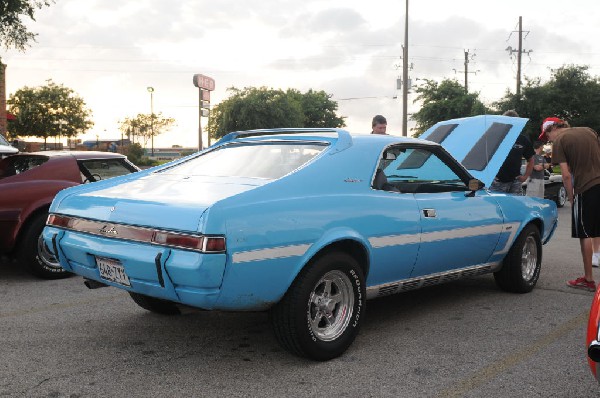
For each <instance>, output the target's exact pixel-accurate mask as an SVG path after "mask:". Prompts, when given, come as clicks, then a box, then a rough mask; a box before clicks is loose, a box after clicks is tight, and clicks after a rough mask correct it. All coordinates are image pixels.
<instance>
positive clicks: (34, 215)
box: [0, 151, 139, 279]
mask: <svg viewBox="0 0 600 398" xmlns="http://www.w3.org/2000/svg"><path fill="white" fill-rule="evenodd" d="M138 170H139V168H138V167H137V166H135V165H134V164H132V163H131V162H129V161H128V160H127V158H126V157H125V156H124V155H121V154H117V153H110V152H91V151H81V152H76V151H72V152H68V151H47V152H33V153H20V154H16V155H12V156H9V157H7V158H5V159H2V160H0V255H8V256H10V257H15V258H16V259H17V260H18V262H19V263H20V264H21V265H22V266H24V267H27V269H28V270H29V271H31V272H32V273H33V274H34V275H37V276H39V277H42V278H46V279H55V278H62V277H65V276H68V275H69V274H68V273H67V272H66V271H65V270H64V269H63V268H62V267H61V266H60V265H59V264H58V262H57V261H56V259H55V258H54V256H53V255H52V254H50V252H49V251H48V250H47V248H46V246H45V245H44V243H43V240H42V239H41V233H42V230H43V229H44V226H45V224H46V219H47V218H48V207H49V206H50V203H51V202H52V199H54V196H55V195H56V193H58V191H60V190H62V189H64V188H68V187H72V186H74V185H79V184H84V183H88V182H95V181H99V180H104V179H107V178H111V177H116V176H120V175H124V174H129V173H134V172H136V171H138Z"/></svg>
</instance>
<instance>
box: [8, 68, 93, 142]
mask: <svg viewBox="0 0 600 398" xmlns="http://www.w3.org/2000/svg"><path fill="white" fill-rule="evenodd" d="M6 102H7V104H8V110H9V112H11V113H12V114H14V115H15V117H16V119H15V120H13V121H11V122H10V123H9V125H8V133H9V136H10V137H11V138H17V137H27V136H34V137H39V138H44V140H46V139H47V138H48V137H57V136H58V137H60V136H66V137H75V136H77V135H78V134H83V133H85V132H86V131H87V130H89V129H90V128H91V127H92V126H93V125H94V123H93V122H92V121H91V119H90V117H91V111H90V110H89V109H87V108H86V106H85V102H84V101H83V99H82V98H81V97H79V96H77V95H76V94H75V92H74V91H73V90H72V89H70V88H67V87H65V86H63V85H62V84H61V85H58V84H56V83H54V82H52V81H51V80H48V84H47V85H46V86H41V87H34V88H30V87H23V88H21V89H19V90H17V91H16V92H15V93H14V94H13V95H12V96H11V97H10V98H9V99H8V100H7V101H6Z"/></svg>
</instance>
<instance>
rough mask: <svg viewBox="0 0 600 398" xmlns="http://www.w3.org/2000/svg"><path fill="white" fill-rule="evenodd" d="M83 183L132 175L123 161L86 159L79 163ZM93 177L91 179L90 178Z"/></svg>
mask: <svg viewBox="0 0 600 398" xmlns="http://www.w3.org/2000/svg"><path fill="white" fill-rule="evenodd" d="M79 169H80V171H81V175H82V179H83V180H82V182H87V181H91V182H94V181H100V180H106V179H107V178H112V177H118V176H121V175H124V174H129V173H131V170H130V169H129V168H128V167H127V166H126V164H125V163H124V162H123V161H121V159H86V160H81V161H80V162H79ZM90 176H91V178H90Z"/></svg>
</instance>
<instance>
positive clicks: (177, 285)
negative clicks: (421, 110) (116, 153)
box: [44, 116, 557, 360]
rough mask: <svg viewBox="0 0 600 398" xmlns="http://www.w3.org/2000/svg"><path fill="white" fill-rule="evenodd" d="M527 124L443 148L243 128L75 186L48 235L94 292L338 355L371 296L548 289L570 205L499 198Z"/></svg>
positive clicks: (472, 126) (468, 135) (479, 131)
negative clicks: (475, 286)
mask: <svg viewBox="0 0 600 398" xmlns="http://www.w3.org/2000/svg"><path fill="white" fill-rule="evenodd" d="M526 121H527V119H521V118H514V117H504V116H477V117H472V118H465V119H457V120H450V121H446V122H442V123H438V124H436V125H435V126H433V127H432V128H431V129H429V130H428V131H427V132H426V133H425V134H424V135H423V137H425V138H426V139H427V140H422V139H413V138H401V137H395V136H391V135H387V136H385V135H351V134H350V133H348V132H347V131H345V130H340V129H276V130H256V131H246V132H235V133H231V134H229V135H227V136H225V137H224V138H223V139H222V140H221V141H219V142H218V143H217V144H215V145H214V146H212V147H210V148H208V149H206V150H204V151H202V152H199V153H197V154H194V155H192V156H189V157H187V158H185V159H183V160H181V161H177V162H174V163H170V164H166V165H164V166H160V167H157V168H153V169H149V170H145V171H142V172H140V173H136V174H132V175H128V176H122V177H117V178H114V179H111V180H107V181H100V182H96V183H94V184H91V185H88V186H79V187H75V188H70V189H67V190H64V191H62V192H60V193H59V194H58V195H57V196H56V198H55V199H54V202H53V203H52V206H51V208H50V215H49V218H48V222H47V227H46V228H45V230H44V239H45V241H46V243H47V244H48V247H50V248H51V249H52V250H53V251H54V254H55V255H56V256H57V257H58V259H59V260H60V264H61V265H62V266H63V267H64V268H65V269H66V270H68V271H70V272H73V273H76V274H79V275H81V276H83V277H84V278H85V282H86V284H87V285H88V287H91V288H95V287H101V286H105V285H109V286H113V287H117V288H121V289H124V290H126V291H128V292H129V294H130V295H131V297H132V298H133V300H134V301H135V302H136V303H137V304H138V305H139V306H141V307H142V308H144V309H146V310H149V311H152V312H156V313H164V314H175V313H178V311H179V308H180V307H181V305H187V306H193V307H198V308H202V309H206V310H233V311H240V310H241V311H263V310H269V311H270V319H271V322H272V325H273V329H274V332H275V335H276V337H277V339H278V341H279V342H280V343H281V345H282V346H283V347H284V348H285V349H287V350H288V351H290V352H292V353H294V354H297V355H299V356H304V357H308V358H311V359H315V360H328V359H331V358H335V357H337V356H339V355H341V354H342V353H343V352H344V351H345V350H346V349H347V348H348V347H349V346H350V344H351V343H352V341H353V340H354V338H355V337H356V335H357V333H358V330H359V328H360V325H361V324H362V323H363V321H364V315H365V308H366V299H371V298H376V297H381V296H384V295H388V294H393V293H400V292H404V291H407V290H411V289H417V288H421V287H425V286H430V285H433V284H438V283H443V282H446V281H452V280H455V279H456V278H459V277H465V276H474V275H480V274H484V273H493V274H494V277H495V280H496V282H497V284H498V286H499V287H500V288H502V289H504V290H508V291H512V292H518V293H524V292H529V291H531V290H532V289H533V288H534V286H535V284H536V282H537V280H538V277H539V274H540V268H541V259H542V244H545V243H546V242H547V241H548V240H549V239H550V237H551V235H552V233H553V231H554V229H555V227H556V223H557V209H556V205H555V204H554V203H553V202H551V201H549V200H545V199H537V198H529V197H521V196H519V197H517V196H511V195H504V194H498V193H491V192H489V191H488V190H486V189H485V188H484V187H485V186H487V185H489V184H490V183H491V181H492V179H493V178H494V176H495V174H496V171H497V170H498V168H499V167H500V165H501V164H502V162H503V160H504V158H505V157H506V155H507V153H508V151H509V149H510V148H511V147H512V145H513V143H514V141H515V140H516V137H517V135H518V134H519V133H520V131H521V130H522V128H523V126H524V125H525V123H526ZM440 144H441V145H440ZM448 151H449V152H452V153H453V155H454V156H452V155H450V153H449V152H448ZM455 159H459V160H460V162H459V161H457V160H455ZM461 163H462V164H461Z"/></svg>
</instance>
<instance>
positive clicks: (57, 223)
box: [46, 214, 73, 228]
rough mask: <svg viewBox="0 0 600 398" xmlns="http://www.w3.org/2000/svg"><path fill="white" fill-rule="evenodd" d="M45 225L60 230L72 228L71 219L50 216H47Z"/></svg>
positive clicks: (54, 215)
mask: <svg viewBox="0 0 600 398" xmlns="http://www.w3.org/2000/svg"><path fill="white" fill-rule="evenodd" d="M46 224H47V225H52V226H54V227H60V228H71V227H72V226H73V219H72V218H71V217H65V216H58V215H56V214H50V215H49V216H48V220H47V221H46Z"/></svg>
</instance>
